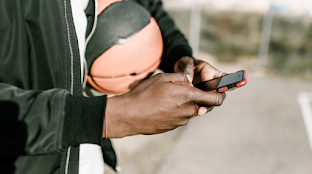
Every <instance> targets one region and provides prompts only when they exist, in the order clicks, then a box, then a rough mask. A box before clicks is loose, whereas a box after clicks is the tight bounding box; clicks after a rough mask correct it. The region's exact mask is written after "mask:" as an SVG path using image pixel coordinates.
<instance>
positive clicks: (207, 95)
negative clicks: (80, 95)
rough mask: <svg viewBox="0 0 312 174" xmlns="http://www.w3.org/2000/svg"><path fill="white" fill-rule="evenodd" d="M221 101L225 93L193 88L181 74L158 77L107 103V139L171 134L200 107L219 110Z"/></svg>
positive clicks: (185, 122)
mask: <svg viewBox="0 0 312 174" xmlns="http://www.w3.org/2000/svg"><path fill="white" fill-rule="evenodd" d="M224 98H225V94H224V93H212V92H204V91H202V90H199V89H197V88H194V87H192V85H191V83H190V82H189V80H188V79H187V77H186V75H185V74H184V73H173V74H157V75H155V76H153V77H151V78H149V79H147V80H144V81H143V82H141V83H140V84H138V85H137V86H136V87H134V88H133V89H132V90H131V91H130V92H128V93H126V94H123V95H120V96H116V97H113V98H108V99H107V106H106V116H105V119H107V120H106V121H107V122H106V125H107V128H106V130H107V132H106V133H107V137H110V138H117V137H124V136H129V135H136V134H157V133H162V132H166V131H169V130H173V129H175V128H177V127H179V126H182V125H185V124H187V122H188V120H189V119H190V118H192V117H194V116H196V115H197V111H198V109H199V105H204V106H220V105H221V104H222V102H223V100H224ZM209 111H210V110H207V112H209ZM104 131H105V129H104ZM104 131H103V135H104V134H105V132H104Z"/></svg>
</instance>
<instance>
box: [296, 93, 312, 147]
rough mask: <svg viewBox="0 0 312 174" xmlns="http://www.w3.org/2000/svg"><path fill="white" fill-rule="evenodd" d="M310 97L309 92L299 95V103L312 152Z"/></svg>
mask: <svg viewBox="0 0 312 174" xmlns="http://www.w3.org/2000/svg"><path fill="white" fill-rule="evenodd" d="M309 95H310V96H312V95H311V94H309V93H307V92H301V93H300V94H299V95H298V102H299V105H300V108H301V113H302V116H303V120H304V124H305V127H306V130H307V134H308V138H309V142H310V147H311V150H312V109H311V105H310V102H312V98H311V99H310V97H309Z"/></svg>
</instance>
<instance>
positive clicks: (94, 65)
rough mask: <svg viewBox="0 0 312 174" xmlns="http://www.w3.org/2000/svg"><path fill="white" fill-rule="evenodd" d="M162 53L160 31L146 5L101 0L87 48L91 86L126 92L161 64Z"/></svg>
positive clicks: (113, 91)
mask: <svg viewBox="0 0 312 174" xmlns="http://www.w3.org/2000/svg"><path fill="white" fill-rule="evenodd" d="M162 53H163V40H162V35H161V31H160V29H159V26H158V24H157V22H156V21H155V19H154V18H153V17H151V15H150V13H149V12H148V11H147V10H146V9H145V8H144V7H142V6H141V5H139V4H137V3H135V2H131V1H118V0H110V1H99V4H98V20H97V27H96V29H95V32H94V34H93V35H92V38H91V39H90V41H89V43H88V46H87V49H86V59H87V65H88V71H89V74H88V76H87V81H88V83H89V84H90V85H91V86H92V87H94V88H95V89H97V90H99V91H101V92H104V93H107V94H121V93H126V92H128V91H129V90H130V89H131V88H132V87H133V86H135V84H136V83H137V82H138V81H140V80H142V79H144V78H146V77H147V76H148V75H149V74H151V73H153V72H154V71H155V70H156V69H157V68H158V66H159V64H160V61H161V56H162Z"/></svg>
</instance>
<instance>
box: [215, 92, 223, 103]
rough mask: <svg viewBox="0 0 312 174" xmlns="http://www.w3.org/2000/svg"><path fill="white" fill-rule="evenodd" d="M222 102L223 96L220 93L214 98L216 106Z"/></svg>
mask: <svg viewBox="0 0 312 174" xmlns="http://www.w3.org/2000/svg"><path fill="white" fill-rule="evenodd" d="M222 103H223V97H222V96H221V95H220V96H219V97H217V99H216V106H221V105H222Z"/></svg>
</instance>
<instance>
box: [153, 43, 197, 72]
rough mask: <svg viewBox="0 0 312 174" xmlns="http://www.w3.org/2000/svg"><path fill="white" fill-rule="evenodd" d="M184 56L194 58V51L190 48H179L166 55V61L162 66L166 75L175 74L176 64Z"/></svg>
mask: <svg viewBox="0 0 312 174" xmlns="http://www.w3.org/2000/svg"><path fill="white" fill-rule="evenodd" d="M184 56H189V57H193V56H192V49H191V48H190V47H186V46H184V47H178V48H175V49H173V50H171V51H170V53H168V54H167V55H166V59H165V60H164V61H162V63H161V65H160V67H159V68H160V69H162V70H163V71H164V72H166V73H173V72H174V70H173V68H174V64H175V63H176V62H177V61H178V60H179V59H180V58H182V57H184Z"/></svg>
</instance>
